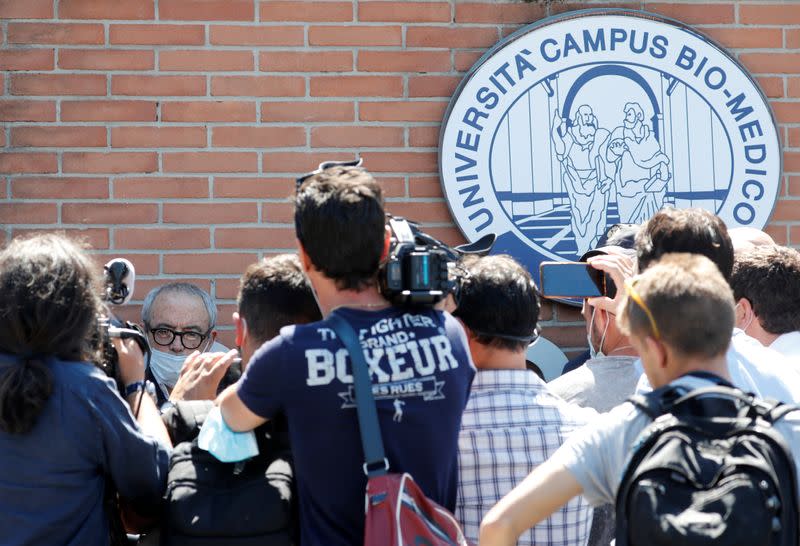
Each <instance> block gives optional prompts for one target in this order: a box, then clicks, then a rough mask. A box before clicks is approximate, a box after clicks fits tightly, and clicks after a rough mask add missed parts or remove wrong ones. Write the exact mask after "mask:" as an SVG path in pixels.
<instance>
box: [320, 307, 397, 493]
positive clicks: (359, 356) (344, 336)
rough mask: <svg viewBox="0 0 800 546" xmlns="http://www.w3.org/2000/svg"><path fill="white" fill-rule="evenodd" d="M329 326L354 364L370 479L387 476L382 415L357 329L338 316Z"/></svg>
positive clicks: (367, 471)
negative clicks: (381, 422)
mask: <svg viewBox="0 0 800 546" xmlns="http://www.w3.org/2000/svg"><path fill="white" fill-rule="evenodd" d="M328 322H329V323H330V325H331V327H332V328H333V331H334V332H336V335H337V336H338V337H339V339H340V340H341V341H342V343H343V344H344V346H345V348H346V349H347V352H348V353H350V362H351V363H352V364H353V383H354V384H355V391H356V396H355V398H356V410H357V412H358V427H359V429H360V431H361V446H362V448H363V449H364V473H365V474H366V475H367V477H369V478H372V477H375V476H383V475H385V474H386V473H387V471H388V470H389V461H388V459H387V458H386V454H385V452H384V449H383V438H382V437H381V427H380V424H379V423H378V411H377V409H376V408H375V397H374V396H373V395H372V381H371V380H370V377H369V365H368V364H367V360H366V359H365V358H364V351H363V350H362V348H361V343H359V341H358V336H357V335H356V333H355V331H354V330H353V327H352V326H350V325H349V324H348V323H347V321H346V320H344V319H343V318H342V317H341V316H340V315H337V314H336V313H332V314H331V315H330V316H329V317H328Z"/></svg>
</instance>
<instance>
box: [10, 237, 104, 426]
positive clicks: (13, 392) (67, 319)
mask: <svg viewBox="0 0 800 546" xmlns="http://www.w3.org/2000/svg"><path fill="white" fill-rule="evenodd" d="M100 287H101V277H100V269H99V266H97V264H95V263H94V262H93V261H92V260H91V258H90V257H89V256H88V254H87V253H86V252H84V250H83V249H82V248H81V247H80V246H79V245H78V244H77V243H75V242H73V241H71V240H69V239H67V238H66V237H64V236H61V235H57V234H52V233H51V234H40V235H35V236H32V237H30V238H26V239H14V240H13V241H11V243H10V244H9V245H8V247H6V248H5V249H4V250H3V251H2V252H0V352H4V353H10V354H12V355H16V356H17V358H18V359H19V362H18V363H16V364H12V365H11V366H9V367H6V368H5V369H4V370H3V371H2V373H0V429H1V430H4V431H6V432H9V433H12V434H22V433H25V432H28V431H29V430H31V429H32V428H33V426H34V425H35V424H36V420H37V419H38V417H39V415H40V414H41V412H42V410H43V409H44V406H45V403H46V402H47V400H48V399H49V398H50V394H51V393H52V388H53V378H52V375H51V372H50V370H49V369H48V368H47V367H46V366H45V364H44V362H43V360H44V359H45V358H47V357H57V358H60V359H62V360H75V361H78V360H91V359H92V358H93V357H94V356H95V354H96V349H97V339H98V335H97V333H98V330H97V328H98V322H97V316H98V314H99V313H100V312H101V310H102V308H103V307H102V302H101V300H100Z"/></svg>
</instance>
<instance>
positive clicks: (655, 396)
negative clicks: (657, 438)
mask: <svg viewBox="0 0 800 546" xmlns="http://www.w3.org/2000/svg"><path fill="white" fill-rule="evenodd" d="M681 393H682V390H681V389H678V388H677V387H673V386H671V385H666V386H664V387H661V388H658V389H656V390H654V391H651V392H648V393H645V394H634V395H633V396H631V397H629V398H628V402H630V403H631V404H633V405H634V406H636V407H637V408H639V409H640V410H642V411H643V412H644V413H645V415H647V416H648V417H650V419H652V420H654V421H655V420H656V419H658V418H659V417H661V416H662V415H664V414H665V413H667V412H668V411H669V410H670V409H671V408H672V406H673V404H674V403H675V400H677V399H678V398H679V397H680V395H681Z"/></svg>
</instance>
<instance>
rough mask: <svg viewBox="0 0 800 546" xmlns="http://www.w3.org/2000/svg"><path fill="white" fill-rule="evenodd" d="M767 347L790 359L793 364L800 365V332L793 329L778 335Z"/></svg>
mask: <svg viewBox="0 0 800 546" xmlns="http://www.w3.org/2000/svg"><path fill="white" fill-rule="evenodd" d="M769 348H770V349H772V350H773V351H778V352H779V353H781V354H782V355H783V356H785V357H786V358H790V359H792V362H793V363H794V365H795V366H800V332H798V331H794V332H788V333H786V334H781V335H779V336H778V339H776V340H775V341H773V342H772V344H770V346H769Z"/></svg>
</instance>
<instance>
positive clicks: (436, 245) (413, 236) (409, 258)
mask: <svg viewBox="0 0 800 546" xmlns="http://www.w3.org/2000/svg"><path fill="white" fill-rule="evenodd" d="M389 229H390V230H391V233H392V239H391V243H390V248H389V256H388V258H387V259H386V261H385V262H384V263H383V264H382V266H381V268H380V270H379V272H378V286H379V288H380V291H381V294H382V295H383V297H384V298H386V299H387V300H389V301H390V302H391V303H392V304H394V305H411V306H431V305H435V304H436V303H438V302H440V301H441V300H443V299H444V298H446V297H447V295H448V294H454V295H457V294H458V290H459V286H460V283H461V280H462V277H463V276H462V275H457V274H453V271H452V270H453V268H454V267H455V265H456V263H457V262H458V260H459V258H460V257H461V256H462V255H464V254H481V255H482V254H486V253H487V252H489V250H491V248H492V245H493V244H494V240H495V235H494V234H490V235H487V236H485V237H483V238H482V239H480V240H479V241H476V242H475V243H473V244H470V245H461V246H458V247H455V248H452V247H449V246H447V245H446V244H444V243H442V242H441V241H439V240H437V239H435V238H434V237H432V236H430V235H428V234H427V233H425V232H423V231H422V230H420V229H419V227H418V226H417V224H416V223H414V222H411V221H409V220H406V219H405V218H401V217H393V216H389Z"/></svg>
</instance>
